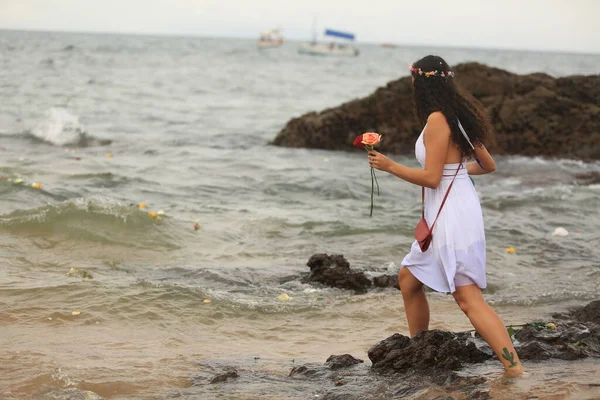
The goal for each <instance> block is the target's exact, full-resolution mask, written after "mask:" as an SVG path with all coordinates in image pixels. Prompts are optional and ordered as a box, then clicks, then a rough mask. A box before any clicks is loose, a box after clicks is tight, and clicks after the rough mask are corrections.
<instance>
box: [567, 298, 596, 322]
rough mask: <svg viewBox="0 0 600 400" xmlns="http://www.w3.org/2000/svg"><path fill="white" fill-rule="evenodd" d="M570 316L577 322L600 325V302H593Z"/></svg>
mask: <svg viewBox="0 0 600 400" xmlns="http://www.w3.org/2000/svg"><path fill="white" fill-rule="evenodd" d="M570 316H571V318H573V319H574V320H575V321H581V322H593V323H595V324H600V300H596V301H592V302H591V303H589V304H588V305H586V306H584V307H581V308H578V309H576V310H574V311H573V312H571V314H570Z"/></svg>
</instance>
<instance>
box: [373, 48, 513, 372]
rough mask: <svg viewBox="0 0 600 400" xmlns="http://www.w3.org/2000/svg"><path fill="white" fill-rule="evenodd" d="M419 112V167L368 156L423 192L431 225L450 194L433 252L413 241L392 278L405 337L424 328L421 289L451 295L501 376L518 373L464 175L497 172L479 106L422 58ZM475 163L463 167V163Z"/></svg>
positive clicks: (433, 60) (433, 61)
mask: <svg viewBox="0 0 600 400" xmlns="http://www.w3.org/2000/svg"><path fill="white" fill-rule="evenodd" d="M410 69H411V74H412V78H413V87H414V96H415V103H416V109H417V114H418V116H419V119H420V120H421V123H422V124H423V125H424V128H423V131H422V132H421V135H420V136H419V138H418V139H417V142H416V145H415V153H416V156H417V160H418V161H419V163H420V164H421V166H422V167H423V168H422V169H415V168H409V167H406V166H404V165H401V164H398V163H395V162H393V161H391V160H390V159H388V158H387V157H385V156H384V155H382V154H380V153H378V152H376V151H371V152H369V165H370V166H371V167H373V168H377V169H379V170H382V171H385V172H389V173H390V174H392V175H395V176H397V177H398V178H400V179H404V180H405V181H408V182H410V183H413V184H415V185H418V186H422V187H424V188H425V189H424V214H425V219H426V221H427V224H428V226H431V225H432V224H433V222H434V220H435V218H436V215H437V214H438V211H439V209H440V206H441V205H442V200H443V198H444V195H445V194H446V192H447V191H448V190H449V188H450V186H451V184H452V182H454V183H453V184H452V187H451V190H450V192H449V195H448V198H447V200H446V202H445V204H444V206H443V208H442V211H441V213H440V214H439V218H438V219H437V222H436V224H435V227H434V230H433V241H432V242H431V246H430V247H429V248H428V249H427V250H425V251H424V252H423V251H421V248H420V247H419V244H418V242H416V241H415V242H414V243H413V245H412V248H411V251H410V253H409V254H408V255H407V256H406V257H405V258H404V260H403V261H402V268H401V270H400V273H399V275H398V281H399V284H400V289H401V291H402V298H403V300H404V309H405V311H406V318H407V320H408V326H409V329H410V334H411V336H414V335H415V334H416V333H417V332H418V331H423V330H427V329H428V328H429V304H428V303H427V297H426V296H425V292H424V291H423V285H427V286H428V287H430V288H431V289H433V290H436V291H439V292H450V293H452V295H453V296H454V299H455V300H456V302H457V303H458V305H459V306H460V308H461V309H462V310H463V312H464V313H465V314H466V315H467V317H468V318H469V320H470V321H471V323H472V324H473V327H475V329H476V330H477V332H479V333H480V334H481V336H482V337H483V338H484V339H485V340H486V341H487V342H488V344H489V345H490V346H491V347H492V349H493V350H494V352H495V353H496V355H497V356H498V358H499V359H500V361H501V362H502V364H503V365H504V368H505V372H506V374H507V375H520V374H522V373H523V367H522V365H521V362H520V361H519V357H518V355H517V353H516V351H515V349H514V347H513V345H512V342H511V340H510V337H509V335H508V333H507V331H506V328H505V327H504V323H503V322H502V321H501V320H500V318H499V317H498V316H497V315H496V313H495V312H494V310H492V308H491V307H490V306H489V305H487V303H486V302H485V300H484V298H483V295H482V293H481V289H484V288H485V287H486V278H485V262H486V255H485V233H484V229H483V216H482V212H481V205H480V204H479V198H478V196H477V192H476V191H475V188H474V185H473V183H472V182H471V180H470V179H469V175H481V174H487V173H490V172H493V171H495V170H496V164H495V163H494V160H493V159H492V157H491V156H490V154H489V153H488V151H487V149H486V148H485V143H488V142H489V141H490V140H491V139H492V129H491V125H490V123H489V121H488V119H487V117H486V113H485V110H484V109H483V107H482V106H481V104H480V103H479V102H478V101H477V100H475V99H474V98H473V97H472V96H470V95H468V94H466V93H464V92H463V91H462V90H460V89H459V88H458V87H457V86H456V84H455V83H454V73H453V72H452V71H450V67H449V66H448V64H447V63H446V62H445V61H444V60H443V59H442V58H440V57H437V56H427V57H425V58H423V59H421V60H419V61H417V62H416V63H415V64H411V65H410ZM468 158H474V159H475V160H476V161H473V162H469V163H464V162H465V160H466V159H468Z"/></svg>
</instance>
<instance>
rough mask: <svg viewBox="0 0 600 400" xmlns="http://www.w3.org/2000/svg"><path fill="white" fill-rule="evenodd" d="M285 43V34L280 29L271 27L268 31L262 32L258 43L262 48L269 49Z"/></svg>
mask: <svg viewBox="0 0 600 400" xmlns="http://www.w3.org/2000/svg"><path fill="white" fill-rule="evenodd" d="M282 44H283V36H281V33H280V31H279V29H271V30H268V31H264V32H261V34H260V37H259V38H258V40H257V42H256V45H257V46H258V48H260V49H268V48H273V47H279V46H281V45H282Z"/></svg>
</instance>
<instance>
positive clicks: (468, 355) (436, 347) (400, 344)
mask: <svg viewBox="0 0 600 400" xmlns="http://www.w3.org/2000/svg"><path fill="white" fill-rule="evenodd" d="M368 355H369V359H370V360H371V361H372V362H373V369H374V370H376V371H380V372H406V371H409V370H418V371H434V370H456V369H459V368H461V367H462V366H463V363H478V362H482V361H485V360H488V359H489V358H491V356H490V355H489V354H487V353H486V352H484V351H482V350H480V349H479V348H478V347H477V346H476V345H475V339H474V338H472V337H471V335H470V334H468V333H456V334H455V333H452V332H446V331H440V330H432V331H425V332H419V333H417V335H415V337H414V338H412V339H411V338H408V337H406V336H403V335H400V334H394V335H392V336H390V337H389V338H387V339H385V340H384V341H382V342H379V343H378V344H376V345H375V346H373V347H372V348H371V349H370V350H369V352H368Z"/></svg>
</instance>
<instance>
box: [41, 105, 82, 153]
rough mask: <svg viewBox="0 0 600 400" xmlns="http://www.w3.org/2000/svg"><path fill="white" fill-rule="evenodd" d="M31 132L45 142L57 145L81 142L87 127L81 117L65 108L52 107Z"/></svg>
mask: <svg viewBox="0 0 600 400" xmlns="http://www.w3.org/2000/svg"><path fill="white" fill-rule="evenodd" d="M31 134H32V135H33V136H35V137H37V138H38V139H40V140H43V141H44V142H47V143H51V144H54V145H57V146H65V145H68V144H79V143H80V142H81V141H82V139H83V138H84V137H85V129H84V127H83V126H82V125H81V123H80V122H79V117H78V116H76V115H73V114H71V113H70V112H69V111H67V110H66V109H64V108H51V109H49V110H48V111H46V113H45V117H44V119H43V120H41V121H40V122H39V123H38V124H37V125H36V127H35V128H33V129H32V130H31Z"/></svg>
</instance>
